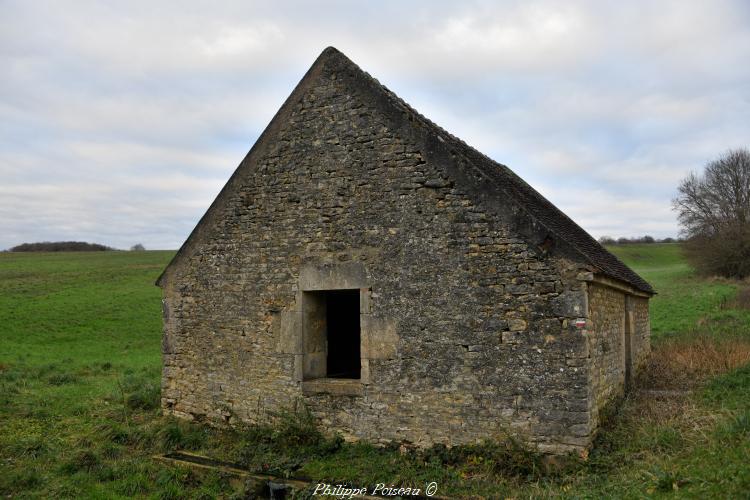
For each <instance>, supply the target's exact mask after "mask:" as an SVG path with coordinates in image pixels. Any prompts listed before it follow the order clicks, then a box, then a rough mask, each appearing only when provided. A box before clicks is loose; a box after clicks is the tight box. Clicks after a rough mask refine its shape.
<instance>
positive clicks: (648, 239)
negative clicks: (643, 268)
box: [599, 236, 683, 245]
mask: <svg viewBox="0 0 750 500" xmlns="http://www.w3.org/2000/svg"><path fill="white" fill-rule="evenodd" d="M682 241H683V240H682V238H663V239H658V238H654V237H653V236H636V237H635V238H617V239H615V238H612V237H611V236H602V237H601V238H599V243H601V244H602V245H633V244H636V243H680V242H682Z"/></svg>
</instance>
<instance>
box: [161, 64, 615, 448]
mask: <svg viewBox="0 0 750 500" xmlns="http://www.w3.org/2000/svg"><path fill="white" fill-rule="evenodd" d="M342 80H343V79H342V77H341V75H337V74H336V73H333V72H325V71H324V72H323V73H322V74H321V76H320V77H319V80H318V82H317V85H315V86H313V87H312V88H311V89H310V90H309V91H308V92H307V93H306V94H305V95H304V97H303V98H302V100H301V102H300V103H299V104H298V105H296V106H295V107H294V109H293V111H292V113H291V115H290V117H289V118H288V119H287V120H285V121H284V123H282V124H281V125H280V127H279V130H278V136H277V137H276V140H273V141H271V142H270V143H269V144H270V146H269V147H268V148H267V149H266V150H265V151H264V154H263V155H262V158H260V160H259V161H258V162H257V165H256V166H254V167H253V168H250V169H247V170H246V171H244V172H243V173H242V174H241V175H242V176H243V177H242V178H241V184H240V185H241V188H240V189H238V190H235V191H234V192H232V193H230V194H229V196H230V197H229V199H228V202H227V203H225V204H224V209H223V213H222V214H221V216H220V217H218V218H217V219H216V221H217V222H215V223H214V225H213V226H212V227H210V228H209V231H210V232H209V233H207V234H209V237H208V238H206V239H205V240H204V241H203V243H202V244H201V245H200V246H199V247H197V249H196V250H195V251H194V252H192V254H191V255H190V256H189V257H188V258H187V260H186V261H185V262H184V263H183V264H182V265H180V266H179V268H178V269H176V271H175V272H174V273H173V274H172V275H171V276H170V277H169V279H168V280H167V282H166V285H165V287H164V297H165V300H164V319H165V329H164V342H163V351H164V372H163V392H162V396H163V405H164V408H165V410H166V411H167V412H168V413H172V414H174V415H178V416H182V417H186V418H194V419H207V420H224V421H228V422H231V421H233V420H234V419H241V420H245V421H257V420H259V419H262V418H264V416H265V414H266V412H268V411H269V410H277V409H279V408H283V407H286V408H288V407H290V406H293V405H295V404H298V403H299V402H302V403H304V404H305V405H307V406H308V407H310V408H311V410H312V411H313V412H314V414H315V415H316V416H318V417H319V418H320V421H321V423H322V425H323V426H324V427H325V428H327V429H329V430H332V431H336V432H341V433H342V434H343V435H344V436H345V437H347V438H351V439H367V440H371V441H374V442H384V441H389V440H399V441H400V440H405V441H410V442H413V443H416V444H419V445H429V444H431V443H436V442H441V443H447V444H458V443H466V442H472V441H476V440H480V439H484V438H493V437H499V436H500V435H501V433H502V432H504V431H505V430H511V431H512V432H513V433H514V434H516V435H518V436H521V437H524V438H528V439H529V440H531V441H532V442H535V443H537V444H538V445H539V447H540V449H543V450H546V451H567V450H571V449H580V448H582V447H584V446H587V445H588V444H589V442H590V440H591V436H592V433H593V428H592V425H591V415H590V402H589V399H588V397H589V385H588V384H589V380H590V378H591V375H590V374H589V368H588V354H589V344H588V343H587V340H586V337H585V336H584V335H583V334H582V332H581V330H579V329H577V328H576V326H575V324H574V320H575V318H577V317H579V316H583V315H585V314H586V306H585V303H586V285H585V284H584V283H583V282H581V281H579V280H578V279H576V276H577V275H578V273H579V272H580V271H581V266H580V265H578V264H575V263H573V262H570V261H568V260H566V259H562V258H556V257H552V258H550V257H545V256H544V255H542V253H541V252H540V251H538V249H537V248H536V247H535V245H534V244H530V243H529V242H527V241H524V240H523V239H521V238H520V237H518V236H517V235H515V234H513V233H512V232H511V231H510V230H509V229H508V227H507V226H506V225H504V224H503V223H501V222H500V221H499V218H498V217H496V215H495V214H493V213H491V212H490V211H489V209H488V208H487V207H486V206H484V205H482V204H481V203H477V202H475V201H472V199H470V198H469V197H468V196H467V195H466V193H465V192H464V191H463V190H462V188H461V187H460V186H457V185H455V183H454V182H453V181H452V180H451V179H450V178H448V174H447V170H446V168H445V167H444V166H443V165H440V164H438V163H434V162H431V161H428V155H427V153H426V152H425V147H424V145H423V144H421V143H420V142H419V141H418V140H416V139H415V138H414V137H404V136H403V134H402V133H400V132H399V133H397V132H396V131H394V128H393V126H392V123H391V122H390V121H389V120H388V119H387V118H386V117H384V116H383V115H381V114H380V113H379V111H378V109H376V108H375V107H373V106H372V105H371V103H370V102H369V101H368V100H367V99H366V96H362V95H358V94H356V93H354V92H352V91H351V90H350V86H349V85H347V84H346V82H344V81H342ZM342 269H344V271H340V270H342ZM346 269H359V271H357V273H358V274H357V278H356V280H358V281H357V282H356V287H357V288H360V287H361V288H362V289H363V293H364V295H363V296H364V297H367V300H366V302H367V304H366V309H367V310H366V311H365V312H363V314H366V315H367V318H366V319H365V316H363V321H365V320H366V321H367V322H369V323H368V326H367V331H368V332H369V333H368V336H367V338H368V339H369V340H367V342H370V343H371V344H372V346H370V344H368V346H366V348H365V352H363V354H366V355H367V356H369V357H368V358H367V374H366V375H367V376H366V380H365V377H364V375H363V381H365V382H366V383H364V384H362V386H361V388H360V390H359V392H358V393H357V394H350V393H349V392H348V391H347V390H343V392H342V393H341V394H330V392H332V391H333V392H335V391H334V390H333V389H331V387H328V393H326V392H321V391H316V389H315V384H308V390H303V387H304V382H301V381H300V377H299V373H300V367H299V363H300V354H299V348H298V347H296V345H297V344H295V339H294V332H296V331H300V328H301V327H299V325H297V323H296V322H297V321H304V319H301V318H302V315H301V313H300V311H301V304H300V302H301V300H302V295H301V293H302V290H301V288H300V287H301V286H302V287H304V286H309V284H308V285H305V283H306V280H312V281H311V282H312V283H313V284H314V283H315V280H316V279H319V280H323V281H325V279H328V278H325V276H327V275H326V272H328V271H331V272H332V273H334V274H335V273H336V272H340V274H341V275H342V276H343V278H336V279H346V276H347V271H346ZM327 270H328V271H327ZM336 270H339V271H336ZM316 273H317V274H316ZM316 276H318V278H316ZM320 276H323V277H320ZM331 279H333V278H331ZM597 321H598V319H597ZM363 328H364V326H363ZM607 328H614V325H613V326H611V327H607ZM290 336H291V338H289V337H290ZM363 345H364V344H363ZM596 348H597V349H600V350H601V352H602V353H603V354H604V356H605V357H603V358H602V360H605V359H609V358H610V357H611V356H612V355H613V354H612V353H607V352H604V351H603V350H602V349H603V348H601V346H599V347H596ZM597 352H599V351H597ZM593 355H594V353H593V352H592V356H593ZM363 369H364V367H363ZM598 369H599V370H603V367H602V366H599V367H598ZM612 376H617V375H616V374H613V375H612Z"/></svg>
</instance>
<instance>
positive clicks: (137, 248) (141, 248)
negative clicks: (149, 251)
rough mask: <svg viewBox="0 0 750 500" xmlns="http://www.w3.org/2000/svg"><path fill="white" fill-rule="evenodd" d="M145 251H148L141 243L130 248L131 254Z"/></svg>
mask: <svg viewBox="0 0 750 500" xmlns="http://www.w3.org/2000/svg"><path fill="white" fill-rule="evenodd" d="M145 249H146V247H144V246H143V245H142V244H140V243H136V244H135V245H133V246H132V247H130V251H131V252H142V251H144V250H145Z"/></svg>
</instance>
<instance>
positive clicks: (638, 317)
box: [586, 282, 651, 423]
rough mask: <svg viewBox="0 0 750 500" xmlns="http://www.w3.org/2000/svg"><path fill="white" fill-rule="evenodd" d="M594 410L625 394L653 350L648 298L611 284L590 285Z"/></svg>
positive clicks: (597, 413)
mask: <svg viewBox="0 0 750 500" xmlns="http://www.w3.org/2000/svg"><path fill="white" fill-rule="evenodd" d="M588 307H589V316H588V324H587V330H586V333H587V336H588V342H589V351H590V353H591V368H590V372H589V373H590V377H591V379H590V388H591V405H592V406H591V413H592V417H593V419H594V422H595V423H598V421H599V416H600V411H601V410H602V409H603V408H604V407H606V406H607V404H609V403H610V402H612V401H615V400H617V399H618V398H619V397H621V396H622V395H623V394H624V392H625V391H626V390H627V389H628V387H629V385H630V384H631V383H632V380H633V378H634V377H635V373H636V371H637V370H638V367H639V366H640V365H641V364H642V363H643V362H644V360H645V359H646V358H647V356H648V354H649V352H650V335H651V331H650V326H649V315H648V298H646V297H641V296H636V295H633V294H631V293H628V292H627V291H625V290H623V289H618V288H615V287H612V286H608V285H607V284H602V283H596V282H590V283H589V285H588Z"/></svg>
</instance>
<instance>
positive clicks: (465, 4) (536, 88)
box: [0, 0, 750, 249]
mask: <svg viewBox="0 0 750 500" xmlns="http://www.w3.org/2000/svg"><path fill="white" fill-rule="evenodd" d="M329 45H332V46H335V47H336V48H338V49H339V50H341V51H342V52H343V53H344V54H346V55H347V56H348V57H349V58H350V59H352V60H353V61H354V62H355V63H357V64H358V65H359V66H360V67H361V68H363V69H364V70H365V71H367V72H369V73H370V74H371V75H372V76H374V77H375V78H377V79H378V80H379V81H380V82H381V83H383V84H384V85H386V86H387V87H389V88H390V89H391V90H393V91H394V92H396V94H398V95H399V96H400V97H401V98H403V99H404V100H405V101H407V102H408V103H409V104H411V105H412V106H413V107H414V108H416V109H417V110H418V111H419V112H420V113H422V114H424V115H425V116H427V117H428V118H430V119H431V120H432V121H434V122H436V123H438V124H439V125H441V126H442V127H443V128H445V129H447V130H448V131H450V132H451V133H452V134H454V135H456V136H458V137H460V138H462V139H463V140H464V141H466V142H467V143H469V144H470V145H472V146H474V147H475V148H476V149H478V150H480V151H482V152H483V153H485V154H487V155H488V156H490V157H491V158H493V159H494V160H496V161H498V162H500V163H503V164H505V165H507V166H509V167H510V168H511V169H513V170H514V171H515V172H516V173H517V174H519V175H520V176H521V177H523V178H524V179H525V180H526V181H527V182H529V183H530V184H531V185H532V186H534V187H535V188H536V189H537V190H538V191H540V192H541V193H542V194H543V195H544V196H546V197H547V198H548V199H549V200H550V201H552V202H553V203H554V204H555V205H557V206H558V207H559V208H560V209H561V210H563V211H564V212H565V213H567V214H568V215H569V216H570V217H571V218H572V219H573V220H575V221H576V222H577V223H578V224H579V225H581V226H582V227H583V228H584V229H585V230H586V231H588V232H589V233H590V234H591V235H592V236H594V237H596V238H599V237H601V236H605V235H607V236H613V237H622V236H624V237H633V236H641V235H646V234H648V235H652V236H654V237H657V238H663V237H668V236H676V235H677V234H678V232H679V227H678V225H677V222H676V217H675V214H674V212H673V211H672V210H671V199H672V198H673V197H674V196H675V195H676V188H677V185H678V184H679V182H680V180H681V179H682V178H684V177H685V176H686V175H687V174H688V173H689V172H691V171H695V172H700V171H701V170H702V169H703V167H704V165H705V164H706V163H707V162H708V161H711V160H713V159H715V158H717V157H718V156H720V155H721V154H722V153H724V152H726V151H727V150H729V149H733V148H739V147H748V146H750V119H749V118H748V117H750V64H748V61H750V2H747V1H746V0H736V1H730V0H712V1H698V0H682V1H669V0H661V1H658V2H654V1H648V0H633V1H629V2H621V1H607V2H604V1H568V2H561V1H559V0H542V1H534V0H530V1H517V2H513V1H494V2H490V1H461V2H456V1H438V0H435V1H422V2H417V1H408V0H400V1H388V0H381V1H378V2H364V1H361V2H355V1H319V2H293V1H273V2H254V1H236V2H230V1H226V2H222V1H216V0H212V1H196V0H182V1H174V2H171V1H159V2H155V1H153V0H149V1H139V0H131V1H128V2H114V1H111V2H110V1H102V0H98V1H86V0H79V1H68V2H60V1H45V0H36V1H33V2H31V1H28V0H18V1H16V0H0V68H2V77H1V78H0V249H3V248H9V247H11V246H14V245H17V244H20V243H23V242H32V241H60V240H77V241H89V242H96V243H102V244H105V245H110V246H113V247H116V248H123V249H126V248H129V247H130V246H132V245H135V244H136V243H142V244H143V245H145V247H146V248H147V249H175V248H178V247H179V246H180V245H181V244H182V243H183V241H184V240H185V238H187V236H188V234H189V233H190V231H191V230H192V229H193V227H194V226H195V224H196V223H197V221H198V220H199V219H200V217H201V216H202V215H203V213H204V212H205V211H206V209H207V208H208V206H209V205H210V204H211V202H212V201H213V199H214V198H215V197H216V195H217V194H218V192H219V190H220V189H221V187H222V186H223V185H224V183H225V182H226V181H227V179H228V178H229V176H230V175H231V174H232V172H233V171H234V169H235V168H236V167H237V165H238V164H239V162H240V161H241V160H242V158H243V157H244V156H245V154H246V153H247V151H248V150H249V149H250V147H251V146H252V145H253V143H254V142H255V140H256V139H257V138H258V136H259V135H260V133H261V132H262V131H263V129H264V128H265V126H266V125H267V124H268V122H269V121H270V120H271V118H272V117H273V115H274V113H275V112H276V111H277V109H278V108H279V107H280V106H281V104H282V103H283V101H284V100H285V99H286V97H287V96H288V95H289V93H291V91H292V89H293V88H294V86H295V85H296V84H297V83H298V82H299V80H300V78H301V77H302V76H303V74H304V73H305V71H307V69H308V67H309V66H310V65H311V64H312V62H313V61H314V60H315V58H316V57H317V56H318V54H319V53H320V52H321V51H322V50H323V49H324V48H325V47H327V46H329Z"/></svg>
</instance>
